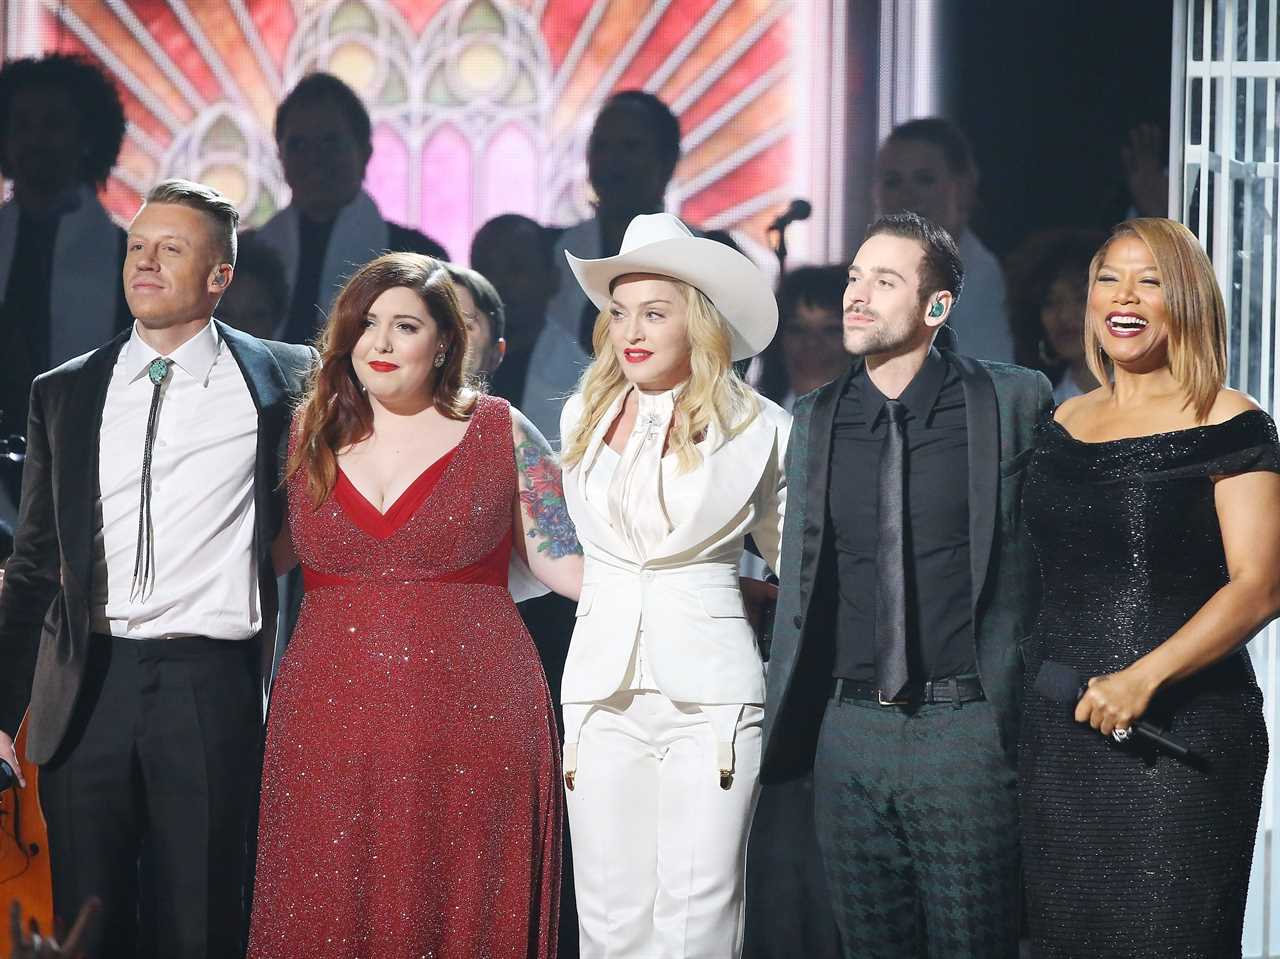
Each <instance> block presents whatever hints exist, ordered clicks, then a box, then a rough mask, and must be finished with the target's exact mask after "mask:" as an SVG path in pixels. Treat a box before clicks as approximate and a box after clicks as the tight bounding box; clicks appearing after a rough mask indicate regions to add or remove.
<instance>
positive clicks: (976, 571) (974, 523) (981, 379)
mask: <svg viewBox="0 0 1280 959" xmlns="http://www.w3.org/2000/svg"><path fill="white" fill-rule="evenodd" d="M949 356H950V359H951V361H952V362H953V363H955V364H956V367H957V368H958V369H959V370H960V381H961V384H962V386H963V388H964V405H965V420H966V424H967V426H968V431H969V557H970V562H971V564H972V566H971V569H970V575H971V577H972V579H973V611H974V614H975V615H976V614H977V609H978V600H979V599H980V598H981V596H982V591H983V588H984V586H985V584H986V579H987V570H988V569H989V568H990V565H991V547H992V542H993V540H994V538H995V529H996V514H997V512H998V510H999V506H1000V502H999V500H1000V411H999V407H998V406H997V404H996V389H995V385H994V384H993V383H992V381H991V374H989V373H988V372H987V371H986V370H985V369H984V368H983V367H982V365H981V364H979V363H977V362H975V361H973V360H972V359H970V358H969V357H966V356H959V355H957V354H955V353H951V354H949Z"/></svg>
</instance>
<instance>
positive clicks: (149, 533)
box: [129, 356, 173, 600]
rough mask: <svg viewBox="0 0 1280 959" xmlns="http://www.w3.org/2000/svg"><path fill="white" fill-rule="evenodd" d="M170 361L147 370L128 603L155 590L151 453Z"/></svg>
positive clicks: (156, 361) (156, 362) (159, 359)
mask: <svg viewBox="0 0 1280 959" xmlns="http://www.w3.org/2000/svg"><path fill="white" fill-rule="evenodd" d="M172 366H173V360H170V359H165V358H164V357H159V356H158V357H156V358H155V359H154V360H152V361H151V363H150V364H148V366H147V378H148V379H150V380H151V383H152V390H151V410H150V412H149V413H148V414H147V439H146V443H145V445H144V446H143V450H142V484H141V485H142V489H141V494H140V496H139V502H138V545H137V548H136V549H135V551H134V554H133V586H132V588H131V589H130V590H129V598H130V599H131V600H135V599H144V598H146V596H147V595H148V591H149V590H150V589H152V588H154V586H155V578H156V568H155V567H156V547H155V530H154V529H153V528H152V526H151V450H152V448H153V447H154V446H155V442H156V423H157V422H158V421H159V419H160V394H161V393H162V392H163V390H164V382H165V380H166V379H168V377H169V370H170V368H171V367H172Z"/></svg>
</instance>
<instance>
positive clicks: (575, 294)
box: [551, 90, 680, 354]
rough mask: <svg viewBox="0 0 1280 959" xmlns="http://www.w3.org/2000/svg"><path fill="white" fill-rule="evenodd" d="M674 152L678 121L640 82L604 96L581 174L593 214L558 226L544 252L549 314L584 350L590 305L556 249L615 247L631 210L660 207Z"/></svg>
mask: <svg viewBox="0 0 1280 959" xmlns="http://www.w3.org/2000/svg"><path fill="white" fill-rule="evenodd" d="M679 160H680V123H679V121H678V120H677V119H676V117H675V114H674V113H672V112H671V108H670V107H668V106H667V105H666V104H665V103H663V102H662V101H661V100H660V99H658V98H657V97H656V96H654V95H653V94H652V93H645V92H644V91H642V90H623V91H621V92H619V93H615V94H614V95H613V96H611V97H610V98H609V99H608V100H606V101H605V104H604V106H603V107H602V108H601V109H600V113H599V115H598V116H597V117H596V122H595V126H593V127H592V128H591V137H590V139H589V140H588V141H587V177H588V179H589V180H590V182H591V189H592V190H593V191H594V193H595V208H596V214H595V216H593V217H591V218H590V219H589V220H583V221H582V222H581V223H578V224H576V225H574V226H571V227H569V228H568V229H567V230H565V232H564V234H563V235H562V236H561V237H560V241H559V243H557V244H556V247H555V253H554V255H553V257H552V259H553V260H554V262H555V264H556V268H557V269H558V270H559V271H560V288H559V290H558V291H557V293H556V296H555V299H554V300H553V301H552V304H551V316H552V318H553V320H554V321H555V322H557V323H559V324H561V325H562V326H563V327H564V328H565V329H567V330H569V331H570V332H572V333H573V334H574V335H575V336H576V337H577V338H578V343H579V345H580V346H581V347H582V350H583V352H585V353H587V354H590V353H591V329H592V326H593V324H594V323H595V319H596V315H597V313H598V311H597V310H596V308H595V307H594V306H591V304H589V303H588V302H587V298H586V297H585V296H583V295H582V291H581V290H580V289H579V288H578V284H577V282H576V281H575V280H574V278H573V274H572V273H570V271H569V265H568V263H567V262H566V261H565V258H564V254H565V252H566V251H567V252H569V253H572V254H573V255H574V256H578V257H582V258H584V259H598V258H600V257H604V256H613V255H615V254H616V253H617V252H618V250H619V248H620V247H621V246H622V234H623V233H625V232H626V229H627V224H629V223H630V222H631V220H632V218H633V217H635V216H637V215H639V214H641V213H661V212H662V210H663V196H664V195H665V194H666V192H667V185H668V184H669V183H670V182H671V177H672V176H673V175H674V173H675V170H676V163H678V162H679Z"/></svg>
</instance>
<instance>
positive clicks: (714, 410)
mask: <svg viewBox="0 0 1280 959" xmlns="http://www.w3.org/2000/svg"><path fill="white" fill-rule="evenodd" d="M665 279H667V280H668V281H670V282H671V283H672V284H673V285H674V286H675V287H676V289H678V290H679V291H680V292H681V293H682V294H683V295H684V299H685V307H686V313H685V318H686V321H687V323H688V330H689V352H690V357H689V360H690V366H691V367H692V372H691V374H690V376H689V380H688V383H687V384H686V385H685V388H684V389H683V390H681V391H680V395H679V396H678V397H676V404H675V414H674V416H673V417H672V420H671V433H670V435H669V436H668V441H667V442H668V449H670V450H671V452H673V453H675V454H676V460H677V463H678V465H679V468H680V471H681V472H685V473H687V472H690V471H691V470H694V469H696V468H697V466H698V464H699V463H701V462H702V454H701V453H700V452H699V451H698V448H697V445H696V444H697V442H698V440H699V439H701V438H702V437H703V436H704V435H705V434H706V431H707V427H708V426H710V425H711V424H712V423H714V424H715V425H716V427H717V428H718V429H719V430H720V431H721V432H722V433H724V434H725V436H727V437H732V436H736V435H738V434H739V433H741V432H742V431H743V430H744V429H746V428H747V427H748V426H750V425H751V423H752V421H753V420H754V419H755V418H756V416H758V415H759V413H760V402H759V400H758V399H757V397H756V393H755V391H754V390H753V389H751V387H749V386H748V385H747V384H746V383H744V382H743V380H742V377H740V376H739V375H738V373H737V371H736V370H735V369H734V368H733V362H732V355H733V354H732V350H731V347H730V341H729V324H728V323H727V322H725V319H724V317H723V316H721V315H720V311H719V310H717V309H716V307H715V304H713V303H712V302H711V300H709V299H708V298H707V296H706V294H705V293H703V292H702V291H701V290H699V289H697V288H696V287H693V286H690V285H689V284H688V283H685V282H684V281H683V280H677V279H675V278H674V277H665ZM611 322H612V317H611V315H610V312H609V310H608V309H604V310H601V311H600V314H599V316H597V317H596V325H595V327H594V328H593V330H592V333H591V345H592V347H593V348H594V350H595V359H594V360H593V361H592V362H591V365H590V366H588V367H587V368H586V370H585V371H583V374H582V378H581V379H580V380H579V381H578V392H579V393H580V394H581V395H582V416H581V417H580V418H579V420H578V425H577V426H576V427H575V428H574V429H573V430H572V431H571V432H570V433H569V435H567V436H566V437H565V438H564V451H563V452H562V453H561V455H560V459H561V462H562V464H563V465H564V466H565V467H566V468H568V467H572V466H576V465H577V464H578V463H581V462H582V458H583V457H584V456H585V455H586V452H587V444H588V443H589V442H590V441H591V435H592V434H593V433H594V432H595V430H596V427H597V426H598V425H599V424H600V420H601V419H603V418H604V415H605V414H606V413H607V412H608V411H609V407H610V406H611V405H612V404H613V401H614V400H615V399H617V397H618V394H619V393H621V392H622V391H623V390H625V389H626V388H627V386H628V383H627V378H626V376H625V374H624V373H623V372H622V364H621V363H620V362H619V361H618V354H617V351H616V350H615V349H614V348H613V343H612V342H610V339H609V325H610V323H611Z"/></svg>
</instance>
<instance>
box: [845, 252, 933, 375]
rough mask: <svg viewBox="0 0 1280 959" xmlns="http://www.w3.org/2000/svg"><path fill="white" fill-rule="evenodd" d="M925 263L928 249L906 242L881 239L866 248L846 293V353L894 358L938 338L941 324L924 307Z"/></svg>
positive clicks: (856, 261)
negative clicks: (922, 277)
mask: <svg viewBox="0 0 1280 959" xmlns="http://www.w3.org/2000/svg"><path fill="white" fill-rule="evenodd" d="M923 262H924V249H923V247H921V245H920V244H919V243H917V242H916V241H915V240H910V239H907V238H906V237H901V236H892V235H890V234H887V233H878V234H876V235H875V236H872V237H869V238H868V239H867V240H866V242H864V243H863V244H862V246H861V247H860V248H859V249H858V253H857V255H856V256H855V257H854V258H853V263H852V264H850V266H849V285H848V286H847V287H845V291H844V348H845V350H847V351H848V352H849V353H852V354H853V355H854V356H880V355H894V354H898V353H906V352H910V351H911V350H913V349H915V348H916V347H918V346H919V345H920V344H921V343H924V342H926V341H928V340H931V339H932V338H933V333H934V330H933V328H932V327H933V326H935V325H936V324H934V323H930V322H929V320H930V319H933V318H930V317H927V316H926V315H925V308H924V307H923V306H921V303H920V266H921V264H922V263H923ZM937 322H938V323H941V322H942V320H941V318H939V319H938V320H937Z"/></svg>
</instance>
